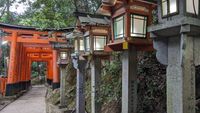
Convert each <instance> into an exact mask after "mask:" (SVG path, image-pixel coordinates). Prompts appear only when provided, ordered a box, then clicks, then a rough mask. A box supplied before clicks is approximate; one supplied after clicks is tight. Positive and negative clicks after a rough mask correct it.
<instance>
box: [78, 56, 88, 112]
mask: <svg viewBox="0 0 200 113" xmlns="http://www.w3.org/2000/svg"><path fill="white" fill-rule="evenodd" d="M85 66H86V61H84V60H80V61H78V68H77V81H76V113H84V112H85V91H84V88H85V87H84V86H85Z"/></svg>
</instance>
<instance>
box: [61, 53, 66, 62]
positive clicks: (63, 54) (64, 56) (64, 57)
mask: <svg viewBox="0 0 200 113" xmlns="http://www.w3.org/2000/svg"><path fill="white" fill-rule="evenodd" d="M60 59H61V60H65V59H67V52H60Z"/></svg>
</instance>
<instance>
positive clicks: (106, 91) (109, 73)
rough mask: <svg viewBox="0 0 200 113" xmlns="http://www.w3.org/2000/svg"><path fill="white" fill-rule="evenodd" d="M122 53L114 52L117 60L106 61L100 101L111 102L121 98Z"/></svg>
mask: <svg viewBox="0 0 200 113" xmlns="http://www.w3.org/2000/svg"><path fill="white" fill-rule="evenodd" d="M119 56H120V53H114V54H113V56H112V57H113V58H114V59H115V60H112V61H105V65H104V68H103V73H102V79H101V88H100V92H101V94H100V98H99V101H101V102H103V103H109V102H111V101H120V100H121V89H122V88H121V77H122V72H121V70H122V69H121V67H122V66H121V61H120V59H119V58H120V57H119Z"/></svg>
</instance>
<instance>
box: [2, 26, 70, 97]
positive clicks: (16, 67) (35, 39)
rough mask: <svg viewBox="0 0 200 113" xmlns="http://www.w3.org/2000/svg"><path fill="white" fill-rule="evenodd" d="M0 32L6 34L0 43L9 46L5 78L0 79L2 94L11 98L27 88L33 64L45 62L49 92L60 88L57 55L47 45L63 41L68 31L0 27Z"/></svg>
mask: <svg viewBox="0 0 200 113" xmlns="http://www.w3.org/2000/svg"><path fill="white" fill-rule="evenodd" d="M0 30H1V31H3V33H4V34H6V35H5V36H3V37H2V40H3V41H8V45H9V46H10V52H9V53H10V55H9V61H8V72H7V76H6V77H1V78H0V92H1V93H2V94H3V95H5V96H12V95H15V94H17V93H19V92H21V91H26V90H27V89H28V88H29V87H30V85H31V64H32V63H33V62H46V63H47V73H46V79H47V83H48V84H51V83H52V87H53V89H55V88H59V87H60V78H59V68H58V65H57V57H58V56H57V54H58V53H57V51H56V50H53V49H52V47H51V45H50V42H52V41H54V42H65V41H66V38H65V37H64V36H63V33H66V32H69V31H70V30H72V28H66V29H60V30H53V29H45V30H43V31H40V30H37V29H36V28H33V27H25V26H13V25H7V24H0Z"/></svg>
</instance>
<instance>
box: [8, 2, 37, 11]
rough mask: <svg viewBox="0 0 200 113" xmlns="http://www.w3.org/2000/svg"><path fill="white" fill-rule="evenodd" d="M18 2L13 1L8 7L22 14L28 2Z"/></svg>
mask: <svg viewBox="0 0 200 113" xmlns="http://www.w3.org/2000/svg"><path fill="white" fill-rule="evenodd" d="M30 1H34V0H30ZM18 2H19V0H16V1H15V3H13V4H12V6H11V7H10V11H11V12H16V13H18V14H22V13H24V12H25V11H26V10H27V8H28V2H26V3H18Z"/></svg>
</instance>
